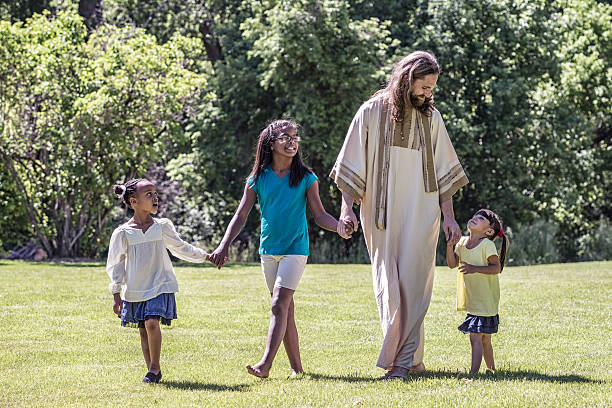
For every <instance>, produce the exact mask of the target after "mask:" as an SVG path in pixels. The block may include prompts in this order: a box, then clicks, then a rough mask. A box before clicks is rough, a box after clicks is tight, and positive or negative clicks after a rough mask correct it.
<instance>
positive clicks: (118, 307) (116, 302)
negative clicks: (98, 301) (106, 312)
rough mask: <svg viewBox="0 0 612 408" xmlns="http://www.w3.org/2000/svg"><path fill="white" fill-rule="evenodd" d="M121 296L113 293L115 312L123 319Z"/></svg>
mask: <svg viewBox="0 0 612 408" xmlns="http://www.w3.org/2000/svg"><path fill="white" fill-rule="evenodd" d="M121 304H122V302H121V295H120V294H119V293H113V312H114V313H115V314H116V315H117V316H119V317H121Z"/></svg>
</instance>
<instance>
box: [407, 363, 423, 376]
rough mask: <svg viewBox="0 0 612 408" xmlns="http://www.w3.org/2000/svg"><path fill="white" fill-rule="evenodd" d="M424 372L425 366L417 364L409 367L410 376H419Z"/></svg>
mask: <svg viewBox="0 0 612 408" xmlns="http://www.w3.org/2000/svg"><path fill="white" fill-rule="evenodd" d="M423 371H425V364H423V363H419V364H417V365H413V366H412V367H410V374H419V373H422V372H423Z"/></svg>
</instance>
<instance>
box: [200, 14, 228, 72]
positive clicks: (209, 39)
mask: <svg viewBox="0 0 612 408" xmlns="http://www.w3.org/2000/svg"><path fill="white" fill-rule="evenodd" d="M212 26H213V21H212V20H211V19H209V18H207V19H205V20H204V22H203V23H202V24H200V34H202V41H204V48H205V49H206V55H208V60H209V61H210V63H211V64H212V65H213V67H214V65H215V62H217V61H219V60H223V50H222V49H221V43H220V42H219V39H218V38H217V37H215V35H214V33H213V32H212Z"/></svg>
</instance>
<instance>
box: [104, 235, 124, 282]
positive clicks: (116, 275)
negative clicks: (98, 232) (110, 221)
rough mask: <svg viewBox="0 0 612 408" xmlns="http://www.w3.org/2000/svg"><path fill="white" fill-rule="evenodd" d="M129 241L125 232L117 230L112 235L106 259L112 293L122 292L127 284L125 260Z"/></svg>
mask: <svg viewBox="0 0 612 408" xmlns="http://www.w3.org/2000/svg"><path fill="white" fill-rule="evenodd" d="M127 249H128V245H127V239H126V238H125V235H124V233H123V230H121V229H119V228H117V229H116V230H115V231H113V235H111V239H110V245H109V246H108V258H107V259H106V273H107V274H108V276H109V278H110V280H111V283H110V284H109V285H108V290H109V291H110V292H111V293H112V294H115V293H119V292H121V286H122V285H123V284H124V283H125V258H126V256H127Z"/></svg>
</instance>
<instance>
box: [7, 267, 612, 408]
mask: <svg viewBox="0 0 612 408" xmlns="http://www.w3.org/2000/svg"><path fill="white" fill-rule="evenodd" d="M176 272H177V276H178V279H179V285H180V288H181V291H180V292H179V293H178V294H177V304H178V314H179V319H178V320H176V321H175V322H174V323H173V325H172V327H170V328H164V329H163V348H162V370H163V374H164V379H163V381H162V383H161V384H158V385H147V384H143V383H141V378H142V377H143V375H144V374H145V372H146V369H145V367H144V363H143V361H142V357H141V352H140V343H139V336H138V332H137V330H135V329H129V328H121V327H120V326H119V319H118V318H117V317H115V316H114V315H113V313H112V310H111V296H110V294H109V293H108V292H107V289H106V287H107V284H108V278H107V276H106V273H105V272H104V267H103V265H102V264H53V263H26V262H13V261H0V308H1V309H0V310H1V313H0V390H1V391H2V392H0V406H1V407H4V406H7V407H12V406H21V407H26V406H27V407H39V406H45V407H47V406H62V407H63V406H84V407H89V406H109V407H120V406H130V407H136V406H151V405H153V406H173V407H179V406H181V407H182V406H206V407H220V406H227V407H251V406H262V407H275V406H277V407H281V406H282V407H353V406H358V407H374V406H381V407H382V406H384V407H395V406H411V407H412V406H417V407H418V406H422V407H432V406H438V407H450V406H495V407H498V406H504V407H505V406H515V407H527V406H549V407H570V406H572V407H576V406H584V407H595V406H599V407H610V406H612V392H611V391H612V389H611V386H610V385H611V379H612V375H611V370H610V366H611V365H612V364H611V362H612V361H611V358H610V354H611V341H610V338H611V337H612V330H611V328H610V311H611V310H612V308H611V304H612V262H593V263H581V264H559V265H543V266H532V267H515V268H511V267H509V268H507V269H505V270H504V272H503V274H502V276H501V293H502V300H501V305H500V318H501V325H500V332H499V333H498V334H496V335H494V336H493V347H494V350H495V360H496V365H497V367H498V373H497V374H496V375H495V376H486V375H484V374H483V375H481V376H478V377H475V378H474V380H473V382H471V383H464V382H461V381H459V378H461V377H463V376H465V375H466V373H467V370H468V368H469V362H470V346H469V340H468V338H467V336H465V335H463V334H461V333H460V332H459V331H458V330H457V326H458V325H459V324H460V323H461V321H462V320H463V317H464V315H463V314H462V313H460V312H456V311H455V310H454V304H455V297H454V296H455V272H454V271H452V272H451V271H449V270H448V268H439V269H438V270H437V272H436V281H435V286H434V293H433V298H432V303H431V306H430V309H429V313H428V315H427V318H426V322H425V336H426V337H425V364H426V365H427V368H428V372H427V373H426V374H424V375H421V376H416V377H414V378H412V379H410V380H407V381H392V382H379V381H375V378H376V377H377V376H380V375H381V374H383V372H382V370H380V369H378V368H376V367H375V362H376V359H377V357H378V351H379V347H380V345H381V342H382V335H381V330H380V326H379V323H378V318H377V311H376V305H375V303H374V297H373V293H372V284H371V278H370V267H369V266H368V265H308V266H307V268H306V272H305V274H304V277H303V279H302V282H301V284H300V287H299V288H298V291H297V293H296V296H295V302H296V315H297V322H298V330H299V332H300V342H301V353H302V360H303V364H304V369H305V370H306V372H307V374H306V375H305V376H304V377H303V378H299V379H288V378H287V377H288V374H289V372H290V370H289V364H288V362H287V358H286V356H285V353H284V351H283V350H282V349H281V350H280V351H279V354H278V357H277V359H276V361H275V363H274V366H273V368H272V372H271V377H270V378H269V379H267V380H260V379H257V378H254V377H251V376H249V375H248V374H246V372H245V370H244V365H245V364H247V363H251V364H252V363H255V362H257V361H258V360H259V358H260V357H261V355H262V352H263V346H264V340H265V335H266V332H267V328H268V308H269V295H268V294H267V293H266V289H265V284H264V280H263V276H262V275H261V270H260V266H259V265H257V264H248V265H236V264H234V265H230V266H229V267H226V268H224V269H223V270H221V271H220V272H219V271H217V270H216V269H213V268H211V267H193V266H191V265H181V266H179V267H177V268H176ZM483 366H484V364H483Z"/></svg>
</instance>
